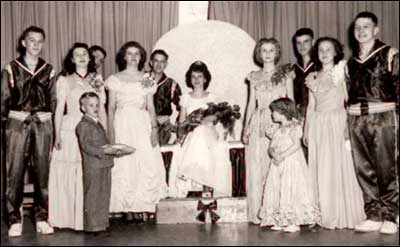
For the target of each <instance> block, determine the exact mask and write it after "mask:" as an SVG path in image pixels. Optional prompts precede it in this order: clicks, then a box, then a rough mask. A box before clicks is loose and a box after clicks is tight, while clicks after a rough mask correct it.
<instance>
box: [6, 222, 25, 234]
mask: <svg viewBox="0 0 400 247" xmlns="http://www.w3.org/2000/svg"><path fill="white" fill-rule="evenodd" d="M21 235H22V224H21V223H15V224H12V225H11V227H10V229H8V236H9V237H19V236H21Z"/></svg>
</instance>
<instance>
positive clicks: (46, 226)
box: [36, 221, 54, 234]
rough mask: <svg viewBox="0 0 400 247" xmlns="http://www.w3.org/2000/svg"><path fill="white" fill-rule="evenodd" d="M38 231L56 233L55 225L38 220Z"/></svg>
mask: <svg viewBox="0 0 400 247" xmlns="http://www.w3.org/2000/svg"><path fill="white" fill-rule="evenodd" d="M36 231H37V232H40V233H41V234H52V233H54V229H53V227H51V226H50V225H49V223H47V222H46V221H38V222H37V223H36Z"/></svg>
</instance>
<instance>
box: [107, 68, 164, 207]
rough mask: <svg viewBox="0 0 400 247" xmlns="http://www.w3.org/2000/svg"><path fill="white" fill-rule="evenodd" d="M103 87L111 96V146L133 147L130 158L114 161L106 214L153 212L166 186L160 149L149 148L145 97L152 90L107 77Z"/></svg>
mask: <svg viewBox="0 0 400 247" xmlns="http://www.w3.org/2000/svg"><path fill="white" fill-rule="evenodd" d="M106 86H107V87H108V89H109V90H110V91H113V92H114V93H115V98H116V110H115V113H114V114H115V115H114V133H115V143H122V144H126V145H129V146H131V147H134V148H135V149H136V151H135V152H134V153H133V154H130V155H126V156H122V157H120V158H115V159H114V167H113V168H112V179H111V200H110V212H115V213H117V212H155V211H156V204H157V203H158V201H159V200H160V199H161V198H164V197H165V196H166V192H167V183H166V176H165V168H164V162H163V159H162V156H161V150H160V147H159V146H158V145H157V146H156V147H152V145H151V141H150V136H151V121H150V114H149V112H148V111H147V110H146V97H147V95H148V94H154V93H155V92H156V91H155V90H156V87H154V86H153V87H152V88H144V87H143V86H142V84H141V82H128V81H121V80H119V79H118V78H117V77H116V76H114V75H111V76H110V77H109V78H108V79H107V80H106Z"/></svg>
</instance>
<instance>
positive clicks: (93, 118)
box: [84, 113, 99, 123]
mask: <svg viewBox="0 0 400 247" xmlns="http://www.w3.org/2000/svg"><path fill="white" fill-rule="evenodd" d="M84 116H85V117H87V118H89V119H92V120H93V121H95V122H96V123H98V122H99V119H98V118H96V117H94V116H91V115H89V114H86V113H85V114H84Z"/></svg>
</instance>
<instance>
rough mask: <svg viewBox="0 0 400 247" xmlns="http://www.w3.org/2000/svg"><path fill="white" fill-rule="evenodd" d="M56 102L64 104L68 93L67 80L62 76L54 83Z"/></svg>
mask: <svg viewBox="0 0 400 247" xmlns="http://www.w3.org/2000/svg"><path fill="white" fill-rule="evenodd" d="M56 87H57V89H56V91H57V102H65V101H66V100H67V95H68V92H69V85H68V80H67V78H65V77H64V76H60V77H58V79H57V83H56Z"/></svg>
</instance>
